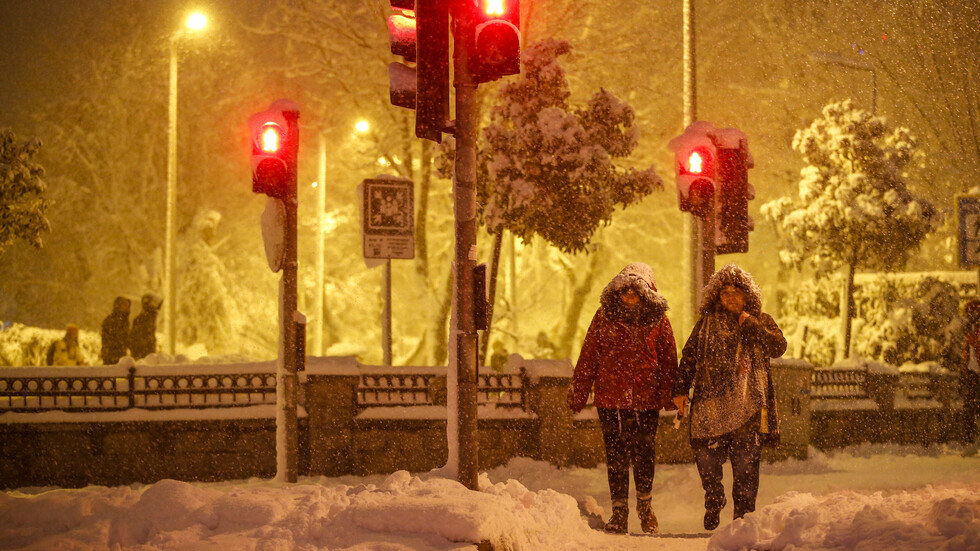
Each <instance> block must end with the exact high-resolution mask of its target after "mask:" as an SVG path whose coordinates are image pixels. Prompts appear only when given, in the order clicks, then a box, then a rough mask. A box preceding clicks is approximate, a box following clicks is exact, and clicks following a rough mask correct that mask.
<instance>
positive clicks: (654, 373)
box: [568, 310, 677, 412]
mask: <svg viewBox="0 0 980 551" xmlns="http://www.w3.org/2000/svg"><path fill="white" fill-rule="evenodd" d="M676 373H677V349H676V345H675V343H674V332H673V330H672V329H671V327H670V321H668V320H667V317H666V316H664V317H663V318H661V320H660V323H659V324H658V325H655V326H652V327H651V326H629V325H626V324H624V323H621V322H616V321H612V320H610V319H607V318H606V317H605V316H604V315H603V313H602V311H601V310H600V311H599V312H597V313H596V315H595V317H594V318H592V325H590V326H589V331H588V333H586V335H585V342H584V343H583V344H582V353H581V355H579V358H578V362H577V363H576V364H575V372H574V375H573V376H572V386H571V387H570V388H569V391H568V407H569V409H571V410H572V411H574V412H578V411H580V410H581V409H582V408H584V407H585V403H586V402H587V401H588V399H589V393H590V392H592V391H593V388H594V391H595V398H594V400H593V403H594V404H595V406H596V407H600V408H610V409H661V408H666V409H676V408H675V407H674V405H673V401H672V399H671V398H672V389H673V386H674V377H675V376H676Z"/></svg>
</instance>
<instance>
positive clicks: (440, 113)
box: [388, 0, 450, 142]
mask: <svg viewBox="0 0 980 551" xmlns="http://www.w3.org/2000/svg"><path fill="white" fill-rule="evenodd" d="M449 1H450V0H414V1H413V0H390V2H391V7H392V10H393V13H392V15H391V16H389V17H388V41H389V43H390V45H391V53H393V54H396V55H400V56H402V57H403V58H405V62H406V63H399V62H393V63H389V64H388V81H389V96H390V99H391V103H392V105H397V106H398V107H406V108H408V109H415V135H416V136H418V137H419V138H424V139H427V140H432V141H434V142H441V141H442V132H443V131H444V130H445V129H446V127H447V126H448V119H449Z"/></svg>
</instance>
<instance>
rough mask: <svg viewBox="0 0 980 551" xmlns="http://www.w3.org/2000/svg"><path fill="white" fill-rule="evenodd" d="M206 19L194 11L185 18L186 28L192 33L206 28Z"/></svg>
mask: <svg viewBox="0 0 980 551" xmlns="http://www.w3.org/2000/svg"><path fill="white" fill-rule="evenodd" d="M207 24H208V18H207V17H206V16H205V15H204V14H203V13H201V12H199V11H196V12H194V13H192V14H191V15H190V17H188V18H187V28H188V29H190V30H192V31H199V30H201V29H203V28H204V27H206V26H207Z"/></svg>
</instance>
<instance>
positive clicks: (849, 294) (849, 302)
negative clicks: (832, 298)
mask: <svg viewBox="0 0 980 551" xmlns="http://www.w3.org/2000/svg"><path fill="white" fill-rule="evenodd" d="M853 295H854V262H848V263H847V266H846V267H845V269H844V282H843V283H842V284H841V290H840V320H841V321H840V348H838V349H837V354H836V360H837V361H841V360H843V359H845V358H848V357H850V355H851V317H852V316H853V315H854V296H853Z"/></svg>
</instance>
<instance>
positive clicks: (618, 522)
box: [605, 501, 630, 534]
mask: <svg viewBox="0 0 980 551" xmlns="http://www.w3.org/2000/svg"><path fill="white" fill-rule="evenodd" d="M612 507H613V513H612V516H611V517H609V522H607V523H606V527H605V530H606V532H609V533H611V534H625V533H626V531H627V529H628V524H627V523H628V522H629V520H628V519H629V515H630V508H629V504H628V503H627V502H626V501H613V504H612Z"/></svg>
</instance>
